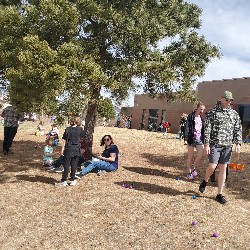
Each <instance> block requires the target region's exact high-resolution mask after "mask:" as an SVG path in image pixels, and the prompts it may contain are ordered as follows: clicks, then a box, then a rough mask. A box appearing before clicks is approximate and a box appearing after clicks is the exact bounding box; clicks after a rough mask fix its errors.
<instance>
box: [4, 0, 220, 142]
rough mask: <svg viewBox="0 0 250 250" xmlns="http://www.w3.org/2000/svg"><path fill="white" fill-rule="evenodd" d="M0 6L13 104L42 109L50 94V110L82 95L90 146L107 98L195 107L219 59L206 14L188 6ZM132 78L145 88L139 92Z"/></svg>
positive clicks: (50, 0) (106, 1) (179, 1)
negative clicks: (163, 99) (138, 97)
mask: <svg viewBox="0 0 250 250" xmlns="http://www.w3.org/2000/svg"><path fill="white" fill-rule="evenodd" d="M1 3H2V4H1V8H0V17H1V18H0V24H1V27H4V29H1V31H0V36H1V38H2V40H1V41H0V47H1V50H0V51H1V52H0V58H1V63H0V67H1V68H3V69H4V70H5V71H6V73H5V77H6V78H7V79H8V80H9V82H10V87H9V91H10V96H11V98H12V99H15V98H16V99H18V100H21V101H22V102H23V103H24V104H25V105H26V107H30V108H31V109H35V108H43V109H45V108H46V105H45V104H46V103H47V101H48V100H49V99H48V95H50V93H49V92H48V91H49V89H50V87H51V86H53V90H54V94H53V98H52V101H51V105H52V106H54V105H55V103H56V98H55V99H54V96H55V97H56V96H60V95H61V94H62V93H64V92H65V91H66V92H67V91H68V92H73V93H76V94H79V93H80V94H81V95H83V96H85V97H86V100H88V108H87V116H86V126H85V130H86V132H88V133H89V135H90V142H91V143H92V138H93V132H94V125H95V122H96V114H97V110H98V100H99V99H100V97H101V91H102V90H105V91H108V92H109V93H110V94H111V98H113V99H114V100H118V101H119V100H123V99H125V98H126V96H127V95H128V93H129V92H130V91H133V90H135V89H136V88H138V87H143V88H144V91H145V93H149V94H150V95H152V96H156V95H157V94H158V93H162V94H164V95H166V96H167V97H168V98H169V100H171V99H172V98H173V93H174V98H180V99H181V100H186V99H192V98H193V96H192V89H193V86H194V84H195V82H196V80H197V78H199V77H201V76H202V75H203V74H204V71H205V68H206V65H207V64H208V63H209V62H210V60H211V59H212V58H216V57H219V56H220V55H219V50H218V48H217V47H216V46H213V45H212V44H210V43H208V42H207V41H206V40H205V37H204V36H200V35H198V33H197V30H198V29H199V27H200V25H201V21H200V19H199V18H200V14H201V10H200V9H199V8H198V6H196V5H194V4H190V3H187V2H185V1H183V0H137V1H132V0H71V1H69V0H41V1H36V0H33V1H32V0H26V1H1ZM3 3H4V4H3ZM10 4H12V5H10ZM163 40H165V44H166V45H165V47H164V48H163V49H160V48H159V47H158V44H159V42H160V41H163ZM135 78H139V79H142V80H143V84H142V86H140V84H138V82H137V81H135V80H134V79H135ZM41 86H42V88H44V89H43V90H42V91H41V92H39V90H40V89H41ZM27 89H28V90H30V92H27ZM38 103H41V105H37V104H38ZM50 108H51V107H50V105H49V107H48V110H49V109H50Z"/></svg>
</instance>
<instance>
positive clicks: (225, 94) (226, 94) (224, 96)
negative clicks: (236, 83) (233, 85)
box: [222, 91, 234, 101]
mask: <svg viewBox="0 0 250 250" xmlns="http://www.w3.org/2000/svg"><path fill="white" fill-rule="evenodd" d="M222 97H223V98H225V99H228V100H232V101H233V100H234V98H233V94H232V92H230V91H225V92H224V93H223V95H222Z"/></svg>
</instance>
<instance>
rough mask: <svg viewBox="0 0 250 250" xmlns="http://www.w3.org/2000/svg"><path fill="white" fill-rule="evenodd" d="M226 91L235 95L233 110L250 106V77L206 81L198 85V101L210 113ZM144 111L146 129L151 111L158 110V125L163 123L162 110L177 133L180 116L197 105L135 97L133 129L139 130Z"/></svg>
mask: <svg viewBox="0 0 250 250" xmlns="http://www.w3.org/2000/svg"><path fill="white" fill-rule="evenodd" d="M225 90H229V91H231V92H232V93H233V97H234V103H233V105H232V108H234V109H235V110H237V111H238V106H239V105H240V104H249V105H250V77H244V78H233V79H223V80H215V81H204V82H201V83H199V84H198V86H197V89H196V95H197V98H198V100H199V101H201V102H203V103H204V104H205V106H206V110H205V111H208V110H210V109H211V108H213V107H214V106H215V104H216V102H217V101H218V100H219V99H220V98H221V96H222V94H223V92H224V91H225ZM143 109H145V110H146V116H145V122H146V123H145V129H146V128H147V126H148V117H149V109H158V121H157V124H159V123H160V122H161V113H162V110H166V121H168V122H170V123H171V125H172V126H171V130H172V132H173V133H177V132H178V130H179V120H180V116H181V115H182V114H183V113H186V114H189V113H191V112H192V111H193V110H194V109H195V104H193V103H190V102H179V101H175V102H173V103H167V100H166V99H165V98H160V99H152V98H150V97H149V96H148V95H145V94H144V95H135V98H134V107H133V120H132V128H134V129H138V128H139V127H140V123H141V121H142V113H143Z"/></svg>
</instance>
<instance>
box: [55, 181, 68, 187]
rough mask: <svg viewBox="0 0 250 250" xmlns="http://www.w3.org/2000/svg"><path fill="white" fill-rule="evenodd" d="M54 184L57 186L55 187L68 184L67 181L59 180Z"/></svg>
mask: <svg viewBox="0 0 250 250" xmlns="http://www.w3.org/2000/svg"><path fill="white" fill-rule="evenodd" d="M55 186H57V187H66V186H68V183H67V181H60V182H56V183H55Z"/></svg>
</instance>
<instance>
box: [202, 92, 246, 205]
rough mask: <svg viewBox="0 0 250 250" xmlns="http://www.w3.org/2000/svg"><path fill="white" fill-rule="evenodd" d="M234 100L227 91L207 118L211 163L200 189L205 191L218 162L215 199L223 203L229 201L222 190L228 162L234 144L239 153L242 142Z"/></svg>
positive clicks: (207, 142) (206, 142) (206, 137)
mask: <svg viewBox="0 0 250 250" xmlns="http://www.w3.org/2000/svg"><path fill="white" fill-rule="evenodd" d="M233 100H234V99H233V95H232V93H231V92H230V91H225V92H224V93H223V95H222V98H221V99H220V100H219V101H218V102H217V104H216V106H215V107H214V108H213V109H212V110H210V111H209V112H208V113H207V115H206V119H205V129H204V143H205V148H204V150H205V153H206V154H207V155H209V165H208V167H207V169H206V174H205V178H204V180H203V181H202V182H201V184H200V186H199V191H200V192H201V193H203V192H204V191H205V189H206V186H207V183H208V180H209V178H210V176H211V175H212V174H213V172H214V170H215V168H216V166H217V164H218V168H219V176H218V193H217V196H216V198H215V199H216V201H218V202H219V203H221V204H225V203H226V202H227V200H226V198H225V197H224V196H223V195H222V192H223V187H224V183H225V179H226V169H227V164H229V163H230V161H231V155H232V144H236V147H235V151H236V153H237V154H239V153H240V149H241V143H242V126H241V121H240V117H239V115H238V113H237V112H236V111H235V110H233V109H232V108H231V103H232V102H233Z"/></svg>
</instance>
